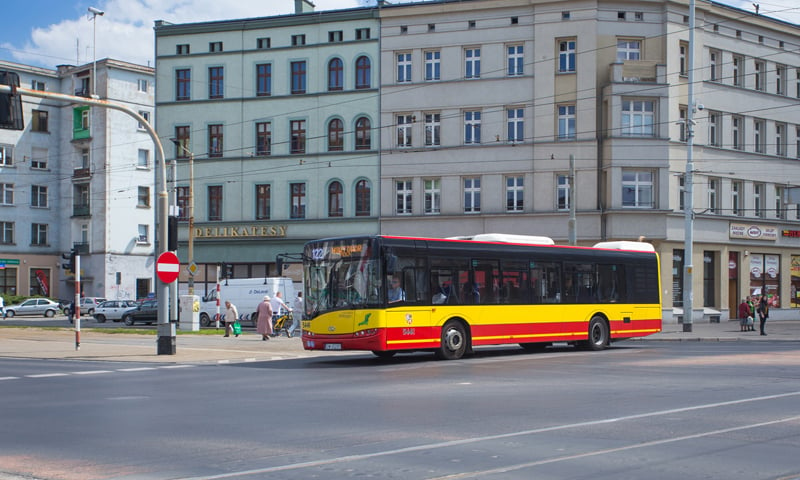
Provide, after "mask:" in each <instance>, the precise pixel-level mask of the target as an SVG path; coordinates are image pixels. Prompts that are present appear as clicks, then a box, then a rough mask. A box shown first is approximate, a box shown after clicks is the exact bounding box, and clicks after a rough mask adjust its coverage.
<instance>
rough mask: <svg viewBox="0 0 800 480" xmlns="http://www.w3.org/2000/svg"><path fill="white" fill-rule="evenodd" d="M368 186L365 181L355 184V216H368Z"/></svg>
mask: <svg viewBox="0 0 800 480" xmlns="http://www.w3.org/2000/svg"><path fill="white" fill-rule="evenodd" d="M370 190H371V189H370V186H369V182H368V181H366V180H359V181H358V182H356V216H357V217H368V216H369V215H370V210H371V209H370V195H371V193H370Z"/></svg>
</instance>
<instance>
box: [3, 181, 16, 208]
mask: <svg viewBox="0 0 800 480" xmlns="http://www.w3.org/2000/svg"><path fill="white" fill-rule="evenodd" d="M0 205H14V184H13V183H0Z"/></svg>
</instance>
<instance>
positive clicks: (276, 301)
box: [269, 292, 292, 337]
mask: <svg viewBox="0 0 800 480" xmlns="http://www.w3.org/2000/svg"><path fill="white" fill-rule="evenodd" d="M269 303H270V305H271V306H272V322H273V324H274V323H275V321H276V320H278V317H280V316H281V315H283V314H284V313H286V312H291V311H292V309H291V307H289V305H286V302H284V301H283V294H281V292H275V295H273V296H272V300H270V302H269ZM280 334H281V332H280V329H278V330H277V331H274V332H272V336H274V337H277V336H279V335H280ZM287 335H288V333H287Z"/></svg>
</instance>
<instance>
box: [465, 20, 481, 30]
mask: <svg viewBox="0 0 800 480" xmlns="http://www.w3.org/2000/svg"><path fill="white" fill-rule="evenodd" d="M477 26H478V23H477V22H476V21H475V20H469V21H468V22H467V28H468V29H469V30H472V29H474V28H475V27H477Z"/></svg>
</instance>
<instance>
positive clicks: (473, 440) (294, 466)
mask: <svg viewBox="0 0 800 480" xmlns="http://www.w3.org/2000/svg"><path fill="white" fill-rule="evenodd" d="M797 396H800V391H795V392H787V393H778V394H774V395H764V396H761V397H750V398H742V399H739V400H730V401H727V402H716V403H706V404H701V405H693V406H689V407H682V408H671V409H669V410H657V411H654V412H646V413H639V414H634V415H626V416H622V417H614V418H606V419H601V420H590V421H586V422H578V423H568V424H563V425H553V426H551V427H542V428H535V429H531V430H521V431H518V432H509V433H501V434H497V435H486V436H483V437H473V438H464V439H461V440H451V441H447V442H438V443H428V444H424V445H417V446H413V447H405V448H397V449H394V450H384V451H381V452H373V453H364V454H357V455H346V456H343V457H338V458H330V459H327V460H314V461H309V462H300V463H290V464H287V465H276V466H274V467H264V468H256V469H252V470H243V471H239V472H230V473H223V474H220V475H208V476H203V477H183V478H180V479H176V480H202V479H205V480H214V479H221V478H234V477H242V476H248V475H263V474H265V473H273V472H281V471H286V470H298V469H303V468H312V467H320V466H325V465H333V464H338V463H346V462H353V461H360V460H367V459H371V458H376V457H386V456H390V455H399V454H405V453H411V452H420V451H422V452H429V451H431V450H432V449H437V448H448V447H455V446H461V445H470V444H474V443H479V442H485V441H492V440H502V439H506V438H515V437H522V436H527V435H536V434H540V433H547V432H557V431H562V430H572V429H580V428H586V427H591V426H595V425H604V424H608V423H615V422H623V421H628V420H638V419H642V418H649V417H658V416H664V415H672V414H675V413H684V412H692V411H696V410H706V409H709V408H718V407H724V406H730V405H740V404H745V403H753V402H760V401H764V400H775V399H778V398H787V397H797ZM798 419H800V416H794V417H786V418H782V419H778V420H772V421H769V422H762V423H756V424H750V425H743V426H739V427H731V428H728V429H722V430H714V431H712V432H705V433H698V434H694V435H687V436H685V437H677V438H672V439H664V440H654V441H653V442H650V443H652V444H653V445H658V444H661V443H667V442H674V441H679V440H681V439H691V438H699V437H702V436H706V435H717V434H720V433H726V432H732V431H737V430H743V429H750V428H757V427H760V426H766V425H774V424H777V423H784V422H792V421H795V420H798ZM643 445H647V443H642V444H636V445H630V446H626V447H619V449H628V448H635V447H638V446H643ZM608 451H615V449H610V450H608ZM603 452H606V450H604V451H603ZM598 454H599V453H598V452H588V453H584V454H578V455H574V456H573V457H574V458H581V456H590V455H598ZM568 458H569V457H563V458H561V459H560V460H559V461H563V460H566V459H568ZM549 461H555V459H551V460H542V461H541V462H543V463H544V462H549ZM505 468H511V467H505ZM520 468H524V467H520ZM498 471H502V470H498ZM457 475H458V474H457ZM468 475H471V476H481V475H480V472H471V473H469V474H468ZM440 478H441V479H450V478H458V476H448V477H440Z"/></svg>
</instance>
